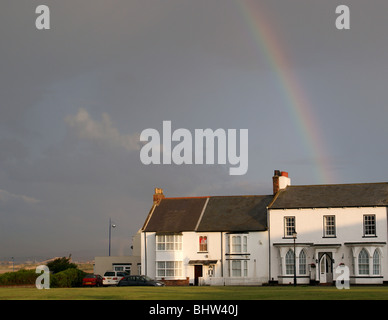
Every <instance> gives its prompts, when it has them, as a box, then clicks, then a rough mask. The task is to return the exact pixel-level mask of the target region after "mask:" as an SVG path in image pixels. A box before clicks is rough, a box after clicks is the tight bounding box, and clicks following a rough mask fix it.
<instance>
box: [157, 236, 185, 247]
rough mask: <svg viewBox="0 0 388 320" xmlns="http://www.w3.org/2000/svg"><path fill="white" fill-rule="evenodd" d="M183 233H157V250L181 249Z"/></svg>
mask: <svg viewBox="0 0 388 320" xmlns="http://www.w3.org/2000/svg"><path fill="white" fill-rule="evenodd" d="M181 250H182V235H181V234H157V235H156V251H181Z"/></svg>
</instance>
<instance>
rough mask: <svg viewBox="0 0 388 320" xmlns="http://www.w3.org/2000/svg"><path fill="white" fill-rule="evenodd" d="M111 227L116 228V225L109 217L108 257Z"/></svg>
mask: <svg viewBox="0 0 388 320" xmlns="http://www.w3.org/2000/svg"><path fill="white" fill-rule="evenodd" d="M112 228H116V225H115V224H113V223H112V221H111V219H110V218H109V257H110V239H111V230H112Z"/></svg>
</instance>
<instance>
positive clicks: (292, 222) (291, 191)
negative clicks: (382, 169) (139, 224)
mask: <svg viewBox="0 0 388 320" xmlns="http://www.w3.org/2000/svg"><path fill="white" fill-rule="evenodd" d="M387 206H388V183H364V184H339V185H306V186H291V180H290V178H289V177H288V173H286V172H280V171H278V170H276V171H275V173H274V176H273V194H271V195H247V196H205V197H184V198H166V197H165V196H164V194H163V190H162V189H155V194H154V202H153V205H152V208H151V210H150V212H149V214H148V216H147V219H146V221H145V223H144V226H143V228H142V229H141V263H142V273H144V274H146V275H148V276H151V277H154V278H156V279H161V280H164V281H165V282H166V283H167V284H182V285H189V284H191V285H259V284H263V283H269V282H276V283H281V284H289V283H294V281H296V283H297V284H308V283H333V281H335V279H336V277H337V274H336V273H335V270H336V268H337V267H338V266H342V265H344V266H347V267H348V268H349V270H350V282H351V283H357V284H361V283H362V284H381V283H383V282H384V281H388V270H387V269H388V268H387V267H386V266H387V258H386V257H387V227H388V224H387V214H388V211H387Z"/></svg>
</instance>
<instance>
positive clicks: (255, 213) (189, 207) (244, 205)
mask: <svg viewBox="0 0 388 320" xmlns="http://www.w3.org/2000/svg"><path fill="white" fill-rule="evenodd" d="M272 198H273V196H225V197H202V198H164V199H162V200H161V201H160V204H159V205H158V206H156V207H155V210H154V212H153V213H152V214H151V216H150V219H149V221H148V223H146V225H145V226H144V228H143V231H145V232H159V233H163V232H183V231H197V232H201V231H204V232H205V231H207V232H211V231H219V232H220V231H225V232H232V231H233V232H243V231H264V230H267V205H268V204H269V203H270V202H271V200H272Z"/></svg>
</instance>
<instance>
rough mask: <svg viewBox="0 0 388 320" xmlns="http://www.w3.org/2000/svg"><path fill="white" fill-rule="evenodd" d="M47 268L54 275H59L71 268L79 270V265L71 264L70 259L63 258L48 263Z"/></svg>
mask: <svg viewBox="0 0 388 320" xmlns="http://www.w3.org/2000/svg"><path fill="white" fill-rule="evenodd" d="M47 267H48V268H49V270H50V271H51V272H52V273H58V272H61V271H64V270H66V269H70V268H75V269H77V265H76V264H75V263H71V262H70V257H69V258H66V257H62V258H57V259H55V260H53V261H50V262H48V263H47Z"/></svg>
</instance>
